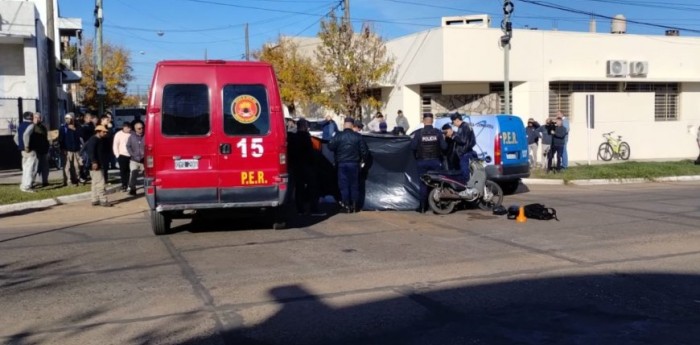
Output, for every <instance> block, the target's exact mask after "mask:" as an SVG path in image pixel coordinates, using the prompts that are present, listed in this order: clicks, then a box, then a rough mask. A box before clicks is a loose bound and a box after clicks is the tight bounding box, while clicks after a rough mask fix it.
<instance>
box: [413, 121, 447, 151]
mask: <svg viewBox="0 0 700 345" xmlns="http://www.w3.org/2000/svg"><path fill="white" fill-rule="evenodd" d="M412 146H413V149H414V150H415V151H416V159H440V158H442V151H443V150H444V149H446V148H447V143H446V142H445V138H444V136H443V135H442V132H441V131H440V130H438V129H437V128H434V127H433V126H426V127H424V128H423V129H422V130H420V132H418V133H416V136H415V137H414V138H413V142H412Z"/></svg>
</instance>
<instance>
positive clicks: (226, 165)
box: [216, 65, 286, 207]
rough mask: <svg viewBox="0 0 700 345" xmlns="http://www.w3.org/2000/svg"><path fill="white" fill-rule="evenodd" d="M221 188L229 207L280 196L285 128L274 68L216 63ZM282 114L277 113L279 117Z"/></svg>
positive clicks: (259, 203)
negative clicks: (219, 64) (220, 133)
mask: <svg viewBox="0 0 700 345" xmlns="http://www.w3.org/2000/svg"><path fill="white" fill-rule="evenodd" d="M218 69H219V70H220V71H219V73H218V74H217V75H218V78H219V79H218V80H219V91H218V92H219V93H220V95H221V101H220V102H219V104H218V106H221V107H222V109H221V112H222V114H223V116H222V118H221V120H220V121H219V122H218V123H217V124H216V126H218V127H219V130H221V131H222V132H223V135H222V136H221V137H220V141H219V142H218V143H217V145H218V147H219V153H220V156H219V172H220V174H219V193H220V200H221V202H222V203H224V204H226V206H227V207H235V206H237V205H241V206H255V205H260V206H266V205H268V206H269V205H270V202H273V201H275V202H276V201H277V200H279V187H278V185H279V182H280V179H281V173H282V172H283V171H282V170H281V164H282V162H280V160H281V159H282V158H281V155H280V154H282V156H284V155H285V154H286V152H284V150H285V145H286V133H285V129H284V121H283V119H282V111H281V103H280V100H279V96H278V91H277V84H276V80H275V78H274V75H273V71H272V68H271V67H269V66H263V65H259V66H254V65H244V66H240V67H238V69H235V70H234V68H232V67H231V66H225V65H224V66H218ZM277 117H278V118H277Z"/></svg>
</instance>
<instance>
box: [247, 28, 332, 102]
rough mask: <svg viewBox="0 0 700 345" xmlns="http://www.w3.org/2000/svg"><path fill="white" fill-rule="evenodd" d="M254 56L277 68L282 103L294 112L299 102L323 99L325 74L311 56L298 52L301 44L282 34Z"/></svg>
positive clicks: (322, 100)
mask: <svg viewBox="0 0 700 345" xmlns="http://www.w3.org/2000/svg"><path fill="white" fill-rule="evenodd" d="M253 56H254V57H255V58H257V59H258V60H260V61H265V62H267V63H269V64H271V65H272V66H273V67H274V69H275V72H276V74H277V81H278V83H279V86H280V96H281V97H282V102H284V103H285V104H286V105H287V106H288V107H289V111H290V112H291V113H294V110H295V109H296V107H297V106H299V105H301V106H302V107H308V106H309V105H310V104H311V103H323V102H324V96H323V89H324V85H323V74H322V73H321V71H319V69H318V67H317V66H316V65H315V64H314V61H313V60H312V59H311V58H310V57H307V56H303V55H301V54H299V45H298V44H297V43H295V42H294V41H293V40H291V39H289V38H283V37H280V38H279V40H278V41H277V42H276V43H274V44H266V45H265V46H263V48H262V49H261V50H259V51H257V52H254V53H253Z"/></svg>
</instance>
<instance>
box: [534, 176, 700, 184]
mask: <svg viewBox="0 0 700 345" xmlns="http://www.w3.org/2000/svg"><path fill="white" fill-rule="evenodd" d="M691 181H700V175H691V176H667V177H657V178H654V179H652V180H649V179H645V178H627V179H613V180H607V179H593V180H571V181H569V182H567V183H564V180H559V179H541V178H540V179H537V178H532V179H531V178H524V179H522V183H523V184H525V185H528V184H531V185H551V186H558V185H574V186H600V185H615V184H633V183H654V182H691Z"/></svg>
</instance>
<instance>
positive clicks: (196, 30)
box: [105, 24, 244, 33]
mask: <svg viewBox="0 0 700 345" xmlns="http://www.w3.org/2000/svg"><path fill="white" fill-rule="evenodd" d="M243 25H244V24H234V25H226V26H218V27H211V28H201V29H172V28H170V29H165V28H160V29H159V28H140V27H133V26H121V25H110V24H107V25H105V27H109V28H114V29H125V30H131V31H146V32H159V31H167V32H168V33H171V32H205V31H220V30H228V29H231V28H235V27H238V26H243Z"/></svg>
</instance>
